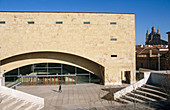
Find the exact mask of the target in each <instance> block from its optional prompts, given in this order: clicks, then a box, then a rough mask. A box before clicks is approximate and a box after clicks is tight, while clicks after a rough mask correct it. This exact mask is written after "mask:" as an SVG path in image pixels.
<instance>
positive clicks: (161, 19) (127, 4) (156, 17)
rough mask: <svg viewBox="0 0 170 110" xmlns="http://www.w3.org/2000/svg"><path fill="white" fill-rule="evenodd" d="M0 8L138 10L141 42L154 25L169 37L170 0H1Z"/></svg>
mask: <svg viewBox="0 0 170 110" xmlns="http://www.w3.org/2000/svg"><path fill="white" fill-rule="evenodd" d="M0 11H53V12H57V11H60V12H62V11H63V12H112V13H135V32H136V44H137V45H139V44H144V43H145V34H146V31H147V29H148V30H149V32H151V28H152V26H155V29H156V30H157V29H158V28H159V30H160V33H161V38H162V39H164V40H166V41H167V40H168V35H167V34H166V32H167V31H170V0H0Z"/></svg>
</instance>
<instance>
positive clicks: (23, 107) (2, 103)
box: [0, 92, 43, 110]
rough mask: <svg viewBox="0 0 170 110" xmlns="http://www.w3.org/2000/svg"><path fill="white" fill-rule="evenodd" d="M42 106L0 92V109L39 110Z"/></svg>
mask: <svg viewBox="0 0 170 110" xmlns="http://www.w3.org/2000/svg"><path fill="white" fill-rule="evenodd" d="M42 108H43V106H42V105H40V104H35V103H32V102H28V101H25V100H21V99H19V98H15V97H12V96H10V95H5V94H3V93H1V92H0V110H40V109H42Z"/></svg>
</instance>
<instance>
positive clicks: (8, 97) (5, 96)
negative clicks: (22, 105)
mask: <svg viewBox="0 0 170 110" xmlns="http://www.w3.org/2000/svg"><path fill="white" fill-rule="evenodd" d="M11 98H12V97H10V96H8V95H4V96H3V97H2V98H1V103H4V102H5V101H8V100H10V99H11Z"/></svg>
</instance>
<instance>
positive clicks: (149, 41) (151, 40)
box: [145, 26, 168, 45]
mask: <svg viewBox="0 0 170 110" xmlns="http://www.w3.org/2000/svg"><path fill="white" fill-rule="evenodd" d="M145 45H168V42H167V41H165V40H162V39H161V33H160V32H159V29H158V30H157V32H155V27H154V26H153V27H152V32H151V33H149V30H147V33H146V42H145Z"/></svg>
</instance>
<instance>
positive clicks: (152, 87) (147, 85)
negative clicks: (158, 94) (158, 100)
mask: <svg viewBox="0 0 170 110" xmlns="http://www.w3.org/2000/svg"><path fill="white" fill-rule="evenodd" d="M143 86H144V87H147V88H151V89H155V90H159V91H162V88H161V87H158V86H154V85H150V84H145V85H143Z"/></svg>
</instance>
